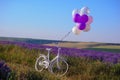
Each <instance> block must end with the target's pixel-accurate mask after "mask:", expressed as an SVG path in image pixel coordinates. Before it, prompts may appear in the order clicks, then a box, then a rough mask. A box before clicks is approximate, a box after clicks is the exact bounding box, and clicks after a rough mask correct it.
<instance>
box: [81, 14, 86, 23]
mask: <svg viewBox="0 0 120 80" xmlns="http://www.w3.org/2000/svg"><path fill="white" fill-rule="evenodd" d="M87 21H88V16H87V15H85V14H84V15H82V16H81V17H80V21H79V22H80V23H86V22H87Z"/></svg>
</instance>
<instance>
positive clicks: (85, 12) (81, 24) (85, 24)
mask: <svg viewBox="0 0 120 80" xmlns="http://www.w3.org/2000/svg"><path fill="white" fill-rule="evenodd" d="M89 13H90V11H89V8H88V7H83V8H81V9H80V10H78V9H76V10H73V12H72V18H73V21H74V22H75V23H76V25H75V27H73V28H72V32H73V33H74V34H76V35H78V34H80V32H81V31H84V32H88V31H89V30H90V28H91V27H90V24H91V23H92V22H93V18H92V16H89Z"/></svg>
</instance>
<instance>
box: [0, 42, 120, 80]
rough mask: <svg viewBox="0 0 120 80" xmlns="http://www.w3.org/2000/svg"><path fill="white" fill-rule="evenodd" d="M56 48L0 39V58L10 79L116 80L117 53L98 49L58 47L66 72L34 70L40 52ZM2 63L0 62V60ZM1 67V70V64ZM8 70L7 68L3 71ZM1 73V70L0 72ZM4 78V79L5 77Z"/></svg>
mask: <svg viewBox="0 0 120 80" xmlns="http://www.w3.org/2000/svg"><path fill="white" fill-rule="evenodd" d="M46 48H52V52H51V55H53V56H54V55H56V53H57V47H55V46H47V45H38V44H30V43H25V42H15V41H14V42H12V41H0V61H5V62H6V64H7V67H9V69H10V70H8V69H7V70H8V72H10V75H9V76H10V77H9V80H73V79H74V80H80V79H81V80H119V79H120V77H119V76H120V53H119V52H117V53H115V52H106V51H99V50H89V49H85V48H84V49H77V48H66V47H61V51H60V53H61V56H64V58H66V60H67V62H68V64H69V71H68V73H67V74H66V75H65V76H63V77H62V78H58V77H56V76H54V75H51V74H50V73H48V72H47V70H45V71H43V73H38V72H36V71H35V69H34V64H35V60H36V58H37V57H38V56H39V54H46V53H47V51H46V50H45V49H46ZM0 64H1V63H0ZM0 69H2V68H1V67H0ZM6 73H7V71H6ZM0 74H3V73H2V70H1V72H0ZM4 79H5V78H4Z"/></svg>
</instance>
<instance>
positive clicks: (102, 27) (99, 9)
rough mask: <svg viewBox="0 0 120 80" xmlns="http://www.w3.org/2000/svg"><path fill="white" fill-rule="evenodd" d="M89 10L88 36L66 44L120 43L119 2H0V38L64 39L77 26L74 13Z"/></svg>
mask: <svg viewBox="0 0 120 80" xmlns="http://www.w3.org/2000/svg"><path fill="white" fill-rule="evenodd" d="M84 6H87V7H89V9H90V12H91V13H90V15H92V16H93V18H94V22H93V23H92V24H91V30H90V31H89V32H82V33H81V34H80V35H77V36H76V35H74V34H73V33H71V34H70V35H69V36H68V37H67V38H66V39H65V40H69V41H87V42H89V41H93V42H110V43H120V9H119V8H120V0H69V1H68V0H0V36H3V37H22V38H35V39H55V40H59V39H61V38H62V37H63V36H64V35H65V34H66V33H67V32H69V31H70V30H71V29H72V27H73V26H74V25H75V23H74V22H73V20H72V16H71V13H72V11H73V9H80V8H82V7H84Z"/></svg>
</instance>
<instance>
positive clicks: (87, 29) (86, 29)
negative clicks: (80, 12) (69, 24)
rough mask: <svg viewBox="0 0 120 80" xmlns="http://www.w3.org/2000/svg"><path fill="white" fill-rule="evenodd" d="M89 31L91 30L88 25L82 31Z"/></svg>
mask: <svg viewBox="0 0 120 80" xmlns="http://www.w3.org/2000/svg"><path fill="white" fill-rule="evenodd" d="M90 29H91V27H90V25H87V26H86V28H85V29H84V30H83V31H84V32H88V31H90Z"/></svg>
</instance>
